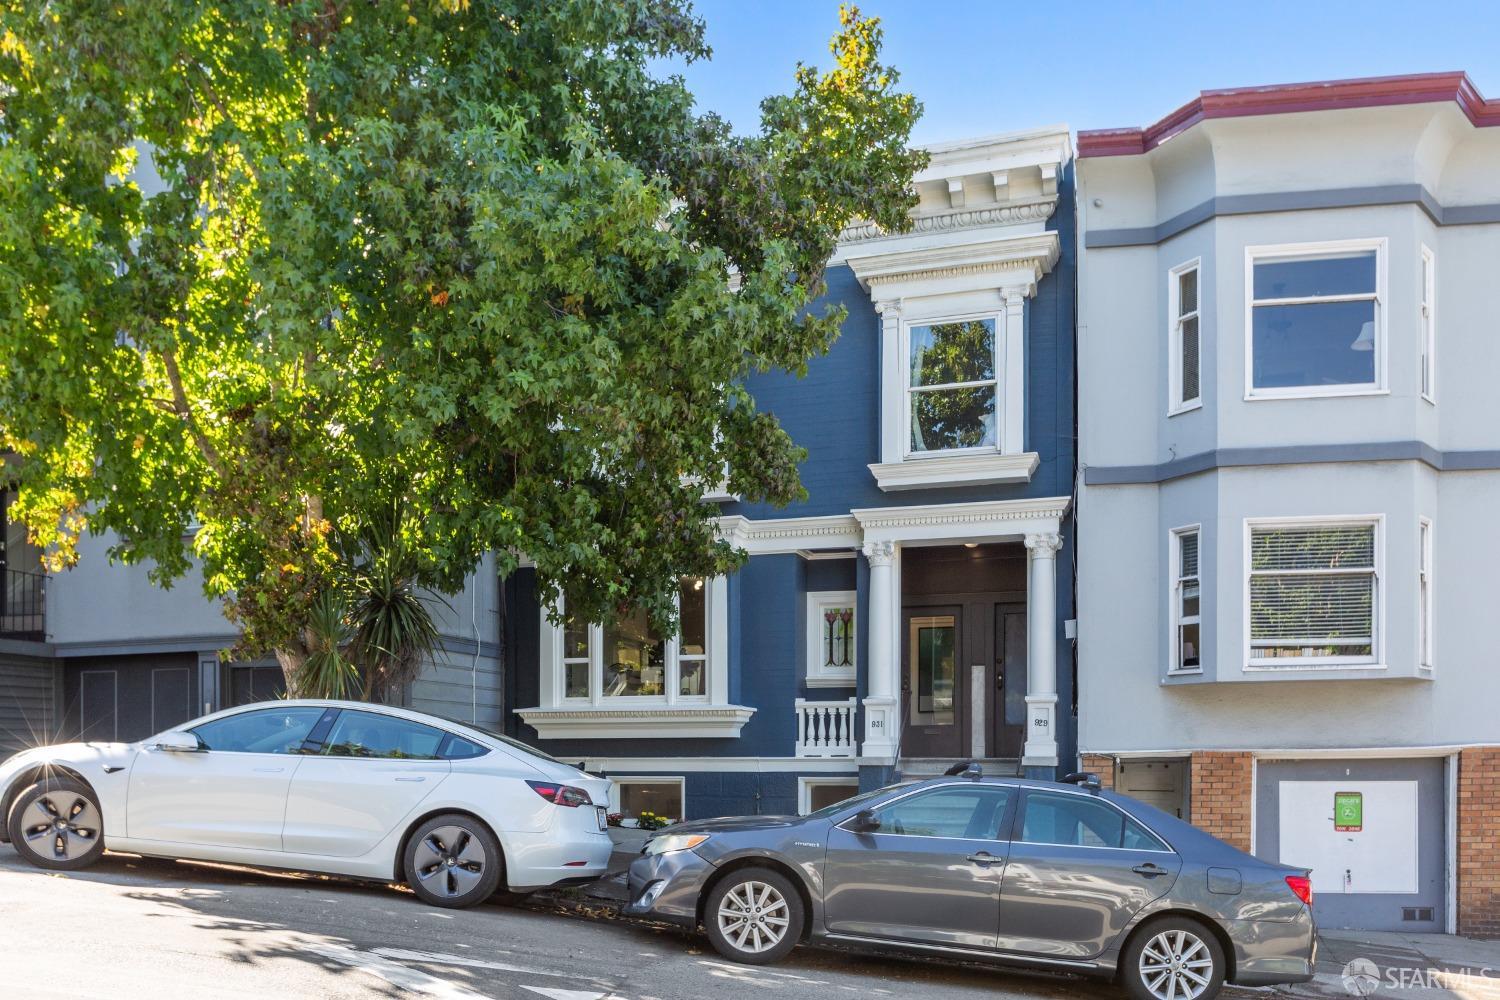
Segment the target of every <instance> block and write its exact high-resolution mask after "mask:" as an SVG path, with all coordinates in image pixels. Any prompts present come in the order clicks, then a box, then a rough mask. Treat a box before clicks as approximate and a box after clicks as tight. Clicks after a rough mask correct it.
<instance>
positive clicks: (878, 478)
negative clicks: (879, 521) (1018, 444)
mask: <svg viewBox="0 0 1500 1000" xmlns="http://www.w3.org/2000/svg"><path fill="white" fill-rule="evenodd" d="M907 419H908V420H909V419H910V418H909V416H908V418H907ZM1040 464H1041V457H1040V456H1039V455H1038V454H1037V453H1036V452H1034V451H1026V452H1021V453H1019V454H1014V455H1007V454H1004V453H1002V452H1000V451H999V450H995V449H989V448H971V449H967V450H965V451H962V452H939V453H934V454H930V455H924V454H922V453H921V452H916V453H913V454H911V455H909V456H907V457H906V458H905V459H903V460H902V461H899V462H876V463H873V464H871V465H870V466H869V469H870V474H871V475H873V476H874V477H875V485H877V486H879V487H880V488H881V489H882V490H885V491H886V492H887V493H891V492H895V491H897V490H915V489H924V488H927V487H932V486H992V485H996V484H999V483H1027V482H1030V481H1031V477H1032V475H1033V474H1034V473H1035V472H1036V469H1037V466H1038V465H1040Z"/></svg>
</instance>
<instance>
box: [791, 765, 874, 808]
mask: <svg viewBox="0 0 1500 1000" xmlns="http://www.w3.org/2000/svg"><path fill="white" fill-rule="evenodd" d="M850 786H853V788H854V793H855V794H856V795H857V794H858V793H859V775H858V774H855V775H853V776H851V777H849V778H798V779H797V815H798V816H806V815H807V814H808V813H810V812H812V790H813V789H814V788H830V787H835V788H836V787H843V788H848V787H850Z"/></svg>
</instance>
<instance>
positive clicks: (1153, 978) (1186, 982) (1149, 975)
mask: <svg viewBox="0 0 1500 1000" xmlns="http://www.w3.org/2000/svg"><path fill="white" fill-rule="evenodd" d="M1137 964H1138V965H1139V967H1140V973H1141V982H1142V983H1144V984H1145V986H1146V989H1148V990H1150V991H1151V995H1152V996H1154V997H1157V998H1158V1000H1198V997H1200V996H1202V995H1203V991H1204V990H1206V989H1208V984H1209V981H1210V980H1211V979H1212V978H1213V974H1214V960H1213V955H1212V954H1211V953H1210V952H1209V950H1208V945H1206V944H1204V943H1203V939H1202V938H1200V937H1199V936H1198V935H1196V934H1194V933H1193V932H1192V931H1185V930H1178V929H1176V928H1174V929H1172V930H1168V931H1162V932H1161V933H1160V934H1158V935H1156V936H1155V937H1153V938H1152V939H1151V940H1150V941H1147V942H1146V947H1144V948H1142V949H1141V958H1140V961H1139V962H1138V963H1137Z"/></svg>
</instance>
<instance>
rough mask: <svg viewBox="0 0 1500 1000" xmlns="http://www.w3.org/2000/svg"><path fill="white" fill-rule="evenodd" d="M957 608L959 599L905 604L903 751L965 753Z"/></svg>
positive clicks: (909, 754) (911, 754)
mask: <svg viewBox="0 0 1500 1000" xmlns="http://www.w3.org/2000/svg"><path fill="white" fill-rule="evenodd" d="M963 610H964V609H963V608H962V607H961V606H959V605H952V606H945V607H923V608H907V609H906V610H905V612H904V613H903V615H902V618H903V624H904V626H905V627H904V629H903V632H902V634H903V643H902V653H901V660H902V681H901V692H902V696H903V699H904V701H905V704H904V706H903V708H904V712H903V714H904V715H905V719H906V725H905V729H904V733H903V736H902V740H901V753H902V755H903V756H906V757H960V756H963V755H964V754H966V753H967V748H968V745H969V741H968V739H967V738H966V735H965V729H964V719H965V713H964V692H963V683H964V679H965V678H966V677H967V676H968V671H966V670H963V669H961V666H962V664H964V662H965V660H964V656H965V653H966V650H965V643H964V641H963V640H964V630H963Z"/></svg>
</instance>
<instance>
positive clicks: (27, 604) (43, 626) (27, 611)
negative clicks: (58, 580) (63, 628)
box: [0, 569, 47, 642]
mask: <svg viewBox="0 0 1500 1000" xmlns="http://www.w3.org/2000/svg"><path fill="white" fill-rule="evenodd" d="M46 634H47V574H45V573H40V572H37V573H33V572H30V571H27V570H21V569H7V570H3V571H0V637H3V638H6V639H35V640H36V641H38V642H40V641H42V639H44V638H45V637H46Z"/></svg>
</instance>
